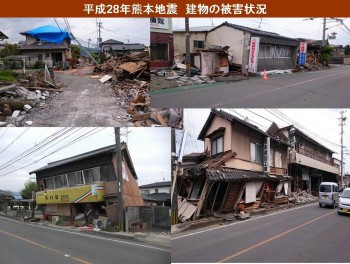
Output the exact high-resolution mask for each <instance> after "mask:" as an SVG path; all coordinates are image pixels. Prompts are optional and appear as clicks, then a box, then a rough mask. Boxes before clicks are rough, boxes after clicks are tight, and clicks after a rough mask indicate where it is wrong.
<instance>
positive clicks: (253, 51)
mask: <svg viewBox="0 0 350 264" xmlns="http://www.w3.org/2000/svg"><path fill="white" fill-rule="evenodd" d="M259 43H260V38H257V37H252V38H251V39H250V49H249V62H248V72H252V73H256V71H257V68H258V56H259Z"/></svg>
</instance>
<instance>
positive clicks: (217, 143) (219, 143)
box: [211, 135, 224, 156]
mask: <svg viewBox="0 0 350 264" xmlns="http://www.w3.org/2000/svg"><path fill="white" fill-rule="evenodd" d="M223 151H224V136H223V135H221V136H218V137H213V138H212V139H211V155H212V156H213V155H216V154H218V153H221V152H223Z"/></svg>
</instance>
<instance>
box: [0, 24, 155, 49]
mask: <svg viewBox="0 0 350 264" xmlns="http://www.w3.org/2000/svg"><path fill="white" fill-rule="evenodd" d="M56 21H57V24H58V25H59V27H60V28H61V29H66V28H67V26H66V24H65V22H64V20H63V18H0V25H1V28H0V31H2V32H3V33H4V34H5V35H6V36H8V37H9V39H8V40H7V41H8V42H11V43H17V42H18V41H20V40H24V36H22V35H20V34H19V33H20V32H25V31H28V30H30V29H33V28H36V27H40V26H45V25H52V26H56V27H57V24H56ZM97 21H99V22H102V29H101V38H102V41H104V40H107V39H115V40H119V41H122V42H124V43H128V42H129V43H142V44H145V45H147V46H149V43H150V33H149V32H150V31H149V29H150V23H149V18H103V19H99V18H68V22H69V25H70V28H71V30H72V33H73V35H74V36H75V37H76V38H77V39H79V40H82V41H81V42H82V44H83V45H84V46H87V45H88V39H89V38H90V39H91V42H90V47H92V45H93V44H95V45H96V43H97Z"/></svg>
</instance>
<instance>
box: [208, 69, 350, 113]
mask: <svg viewBox="0 0 350 264" xmlns="http://www.w3.org/2000/svg"><path fill="white" fill-rule="evenodd" d="M348 72H350V71H349V70H347V71H344V72H337V73H333V74H330V75H326V76H322V77H317V78H314V79H311V80H307V81H302V82H298V83H294V84H288V85H286V86H282V87H279V88H275V89H272V90H268V91H261V92H258V93H255V94H251V95H247V96H243V97H239V98H235V99H233V100H230V101H227V102H224V103H216V104H213V105H210V106H209V108H215V107H220V106H222V105H223V104H228V103H234V102H238V101H242V100H247V99H250V98H252V97H256V96H259V95H263V94H267V93H273V92H276V91H279V90H284V89H286V88H290V87H293V86H297V85H301V84H306V83H309V82H313V81H317V80H320V79H324V78H328V77H331V76H335V75H339V74H343V73H348Z"/></svg>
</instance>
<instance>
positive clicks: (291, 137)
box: [289, 127, 295, 148]
mask: <svg viewBox="0 0 350 264" xmlns="http://www.w3.org/2000/svg"><path fill="white" fill-rule="evenodd" d="M289 143H290V145H291V147H292V148H294V147H295V128H294V127H292V128H291V129H290V130H289Z"/></svg>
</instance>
